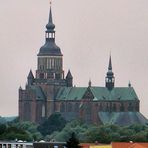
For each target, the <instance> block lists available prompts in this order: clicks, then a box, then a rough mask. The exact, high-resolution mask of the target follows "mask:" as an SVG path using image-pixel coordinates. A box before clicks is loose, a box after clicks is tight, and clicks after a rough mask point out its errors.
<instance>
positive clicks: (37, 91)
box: [31, 86, 45, 100]
mask: <svg viewBox="0 0 148 148" xmlns="http://www.w3.org/2000/svg"><path fill="white" fill-rule="evenodd" d="M31 89H32V90H33V91H34V92H35V94H36V100H45V95H44V93H43V91H42V89H41V87H40V86H31Z"/></svg>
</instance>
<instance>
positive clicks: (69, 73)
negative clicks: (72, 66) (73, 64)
mask: <svg viewBox="0 0 148 148" xmlns="http://www.w3.org/2000/svg"><path fill="white" fill-rule="evenodd" d="M70 78H73V77H72V74H71V72H70V70H68V73H67V76H66V79H70Z"/></svg>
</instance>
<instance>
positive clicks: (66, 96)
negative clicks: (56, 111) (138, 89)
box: [56, 87, 138, 101]
mask: <svg viewBox="0 0 148 148" xmlns="http://www.w3.org/2000/svg"><path fill="white" fill-rule="evenodd" d="M90 90H91V92H92V94H93V96H94V99H93V101H99V100H104V101H105V100H107V101H108V100H110V101H113V100H122V101H126V100H138V97H137V95H136V93H135V91H134V89H133V88H132V87H116V88H113V89H112V90H108V89H107V88H106V87H90ZM86 92H87V88H86V87H63V88H61V89H60V90H59V92H58V94H57V96H56V99H57V100H81V99H82V98H83V96H84V94H85V93H86Z"/></svg>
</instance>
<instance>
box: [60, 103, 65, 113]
mask: <svg viewBox="0 0 148 148" xmlns="http://www.w3.org/2000/svg"><path fill="white" fill-rule="evenodd" d="M60 111H61V112H65V104H64V103H61V105H60Z"/></svg>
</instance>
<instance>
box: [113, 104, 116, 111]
mask: <svg viewBox="0 0 148 148" xmlns="http://www.w3.org/2000/svg"><path fill="white" fill-rule="evenodd" d="M116 110H117V107H116V104H113V111H114V112H116Z"/></svg>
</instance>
